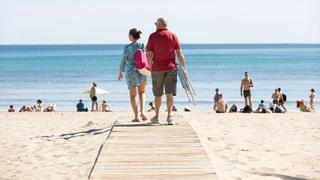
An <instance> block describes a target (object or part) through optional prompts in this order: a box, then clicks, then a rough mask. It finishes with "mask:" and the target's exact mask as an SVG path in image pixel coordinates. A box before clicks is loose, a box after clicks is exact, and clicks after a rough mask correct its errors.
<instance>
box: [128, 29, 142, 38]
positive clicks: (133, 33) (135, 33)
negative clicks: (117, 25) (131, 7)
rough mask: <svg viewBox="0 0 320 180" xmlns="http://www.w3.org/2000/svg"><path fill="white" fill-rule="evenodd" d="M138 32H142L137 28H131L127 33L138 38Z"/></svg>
mask: <svg viewBox="0 0 320 180" xmlns="http://www.w3.org/2000/svg"><path fill="white" fill-rule="evenodd" d="M140 34H142V32H141V31H140V30H138V29H137V28H132V29H130V31H129V35H131V36H132V37H133V38H134V39H140Z"/></svg>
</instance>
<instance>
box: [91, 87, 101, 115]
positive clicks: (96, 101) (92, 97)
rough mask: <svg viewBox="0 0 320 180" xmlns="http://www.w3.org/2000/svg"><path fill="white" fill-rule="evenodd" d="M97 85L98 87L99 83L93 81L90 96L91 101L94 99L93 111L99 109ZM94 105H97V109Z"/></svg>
mask: <svg viewBox="0 0 320 180" xmlns="http://www.w3.org/2000/svg"><path fill="white" fill-rule="evenodd" d="M96 87H97V84H96V83H92V88H91V90H90V98H91V101H92V106H91V111H99V109H98V98H97V90H96ZM94 107H96V109H94Z"/></svg>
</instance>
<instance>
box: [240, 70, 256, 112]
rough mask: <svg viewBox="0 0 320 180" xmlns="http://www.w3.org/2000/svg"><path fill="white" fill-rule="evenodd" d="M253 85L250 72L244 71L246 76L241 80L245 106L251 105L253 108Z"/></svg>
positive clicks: (241, 93) (241, 91) (241, 92)
mask: <svg viewBox="0 0 320 180" xmlns="http://www.w3.org/2000/svg"><path fill="white" fill-rule="evenodd" d="M252 87H253V82H252V79H251V78H250V77H249V73H248V72H245V73H244V78H243V79H242V80H241V85H240V95H241V96H244V100H245V106H250V108H251V109H252V102H251V88H252Z"/></svg>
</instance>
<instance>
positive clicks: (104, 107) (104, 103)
mask: <svg viewBox="0 0 320 180" xmlns="http://www.w3.org/2000/svg"><path fill="white" fill-rule="evenodd" d="M101 110H102V112H111V110H110V107H109V105H108V103H107V101H106V100H105V99H104V100H103V101H102V104H101Z"/></svg>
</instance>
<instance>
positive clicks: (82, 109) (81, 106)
mask: <svg viewBox="0 0 320 180" xmlns="http://www.w3.org/2000/svg"><path fill="white" fill-rule="evenodd" d="M77 112H88V108H86V107H85V106H84V104H83V102H82V99H80V100H79V103H78V104H77Z"/></svg>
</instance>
